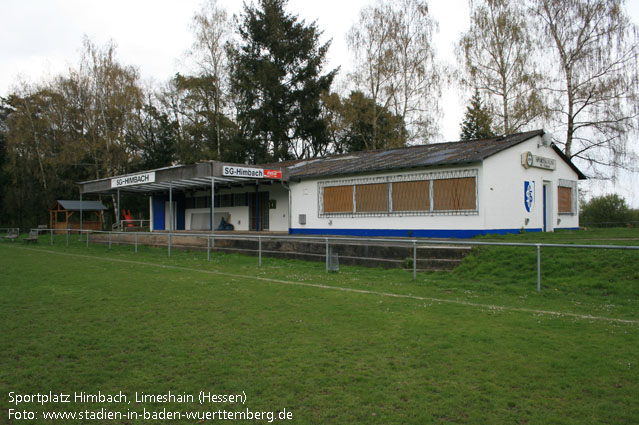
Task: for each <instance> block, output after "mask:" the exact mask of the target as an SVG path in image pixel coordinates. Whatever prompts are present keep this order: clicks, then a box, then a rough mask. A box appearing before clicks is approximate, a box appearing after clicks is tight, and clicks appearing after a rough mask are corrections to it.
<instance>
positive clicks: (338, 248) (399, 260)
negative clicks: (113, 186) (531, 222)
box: [90, 233, 471, 270]
mask: <svg viewBox="0 0 639 425" xmlns="http://www.w3.org/2000/svg"><path fill="white" fill-rule="evenodd" d="M137 239H138V244H140V245H147V246H155V247H166V246H167V243H168V236H167V235H166V234H161V233H159V234H149V235H138V238H137ZM90 241H91V242H93V243H104V244H108V243H109V236H108V235H104V234H99V235H92V236H91V237H90ZM111 243H112V244H114V245H116V244H118V243H119V244H127V245H132V244H134V243H135V235H131V234H120V235H112V236H111ZM171 247H172V248H174V249H194V250H206V249H207V238H206V236H202V237H197V236H182V235H174V236H172V237H171ZM258 248H259V242H258V240H257V238H254V239H222V238H220V237H216V238H215V242H214V246H212V247H211V249H212V251H218V252H229V253H239V254H243V255H250V256H257V255H259V253H258ZM329 248H330V250H331V252H332V253H336V254H337V256H338V258H339V263H340V264H343V265H358V266H366V267H382V268H409V269H412V258H413V247H412V245H410V244H406V245H402V244H398V243H385V242H383V241H380V242H377V241H366V243H365V244H364V243H363V242H361V241H357V240H353V242H350V241H339V242H335V243H330V242H329ZM470 251H471V248H470V247H460V246H444V245H428V244H427V241H424V242H423V243H418V244H417V269H418V270H452V269H454V268H455V267H456V266H457V265H458V264H459V263H461V261H462V260H463V258H464V257H465V256H466V255H468V253H470ZM262 255H263V256H264V257H275V258H289V259H298V260H305V261H321V262H325V261H326V242H325V241H306V240H272V239H271V240H269V239H263V240H262Z"/></svg>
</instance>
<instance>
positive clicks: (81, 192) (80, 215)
mask: <svg viewBox="0 0 639 425" xmlns="http://www.w3.org/2000/svg"><path fill="white" fill-rule="evenodd" d="M80 240H82V189H80Z"/></svg>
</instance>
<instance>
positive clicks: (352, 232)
mask: <svg viewBox="0 0 639 425" xmlns="http://www.w3.org/2000/svg"><path fill="white" fill-rule="evenodd" d="M520 231H521V229H306V228H304V229H301V228H291V229H288V233H289V234H291V235H330V236H384V237H405V238H406V237H408V238H459V239H468V238H472V237H474V236H479V235H489V234H497V235H505V234H507V233H519V232H520ZM541 231H542V229H541V228H533V229H526V232H541Z"/></svg>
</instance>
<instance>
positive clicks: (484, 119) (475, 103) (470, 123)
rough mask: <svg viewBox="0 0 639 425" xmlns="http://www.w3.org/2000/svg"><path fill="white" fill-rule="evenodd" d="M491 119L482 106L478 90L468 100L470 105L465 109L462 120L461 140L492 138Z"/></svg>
mask: <svg viewBox="0 0 639 425" xmlns="http://www.w3.org/2000/svg"><path fill="white" fill-rule="evenodd" d="M494 135H495V133H493V130H492V118H491V116H490V113H489V112H488V110H487V109H486V107H485V106H484V105H482V102H481V97H480V96H479V90H475V94H474V95H473V97H472V98H471V99H470V105H469V106H467V107H466V113H465V114H464V120H463V121H462V123H461V133H460V135H459V137H460V138H461V140H472V139H483V138H486V137H492V136H494Z"/></svg>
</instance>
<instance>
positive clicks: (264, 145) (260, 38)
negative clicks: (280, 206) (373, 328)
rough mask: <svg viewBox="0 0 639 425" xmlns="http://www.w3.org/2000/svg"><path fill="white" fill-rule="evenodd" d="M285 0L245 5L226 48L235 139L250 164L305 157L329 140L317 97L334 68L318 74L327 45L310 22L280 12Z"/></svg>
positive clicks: (328, 82)
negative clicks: (236, 130)
mask: <svg viewBox="0 0 639 425" xmlns="http://www.w3.org/2000/svg"><path fill="white" fill-rule="evenodd" d="M285 6H286V0H259V1H258V2H257V5H256V6H253V5H248V4H247V5H245V8H244V13H243V15H242V16H241V22H240V25H239V29H238V32H239V36H240V42H239V45H238V46H235V47H231V49H230V57H231V66H232V71H231V88H232V92H233V94H234V96H235V102H236V107H237V124H238V127H239V134H238V138H239V139H240V140H239V141H238V143H242V144H244V148H245V152H247V153H248V158H247V159H248V160H249V161H254V162H256V163H259V162H264V161H281V160H287V159H291V158H293V157H298V158H299V157H306V156H310V155H311V152H316V151H318V150H319V149H318V146H320V145H322V144H328V143H329V137H328V134H327V131H326V124H325V122H324V121H323V120H322V118H321V103H320V95H321V93H322V92H324V91H328V90H329V89H330V86H331V83H332V81H333V78H334V76H335V72H336V71H335V70H333V71H331V72H329V73H327V74H324V75H321V74H320V73H321V71H322V65H323V64H324V62H325V60H326V53H327V51H328V47H329V43H326V44H323V45H320V44H319V36H320V35H321V32H320V31H319V30H318V29H317V26H316V25H315V23H311V24H309V25H307V24H306V23H305V22H304V21H301V22H298V20H297V17H296V16H293V15H290V14H288V13H286V12H285V10H284V8H285Z"/></svg>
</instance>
